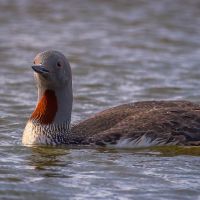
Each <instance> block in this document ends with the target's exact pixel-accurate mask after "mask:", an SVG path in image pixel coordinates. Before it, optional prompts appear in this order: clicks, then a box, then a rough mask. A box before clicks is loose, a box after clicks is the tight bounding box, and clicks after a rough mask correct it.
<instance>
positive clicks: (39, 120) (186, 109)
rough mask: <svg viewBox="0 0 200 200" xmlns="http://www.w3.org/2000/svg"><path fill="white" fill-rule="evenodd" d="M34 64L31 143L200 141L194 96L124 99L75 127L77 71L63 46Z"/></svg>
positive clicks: (27, 140)
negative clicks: (191, 99)
mask: <svg viewBox="0 0 200 200" xmlns="http://www.w3.org/2000/svg"><path fill="white" fill-rule="evenodd" d="M32 68H33V70H34V75H35V78H36V82H37V87H38V102H37V106H36V108H35V110H34V112H33V113H32V115H31V117H30V119H29V120H28V122H27V125H26V127H25V130H24V133H23V139H22V142H23V144H25V145H33V144H50V145H57V144H81V145H92V144H96V145H115V146H117V147H143V146H156V145H200V106H199V105H197V104H194V103H191V102H188V101H146V102H136V103H130V104H124V105H120V106H117V107H113V108H110V109H107V110H105V111H103V112H100V113H98V114H96V115H94V116H92V117H90V118H89V119H86V120H84V121H82V122H80V123H79V124H76V125H74V126H72V127H71V126H70V122H71V112H72V102H73V92H72V74H71V68H70V65H69V63H68V61H67V59H66V58H65V56H64V55H63V54H62V53H60V52H58V51H45V52H42V53H39V54H38V55H37V56H36V57H35V59H34V65H33V66H32Z"/></svg>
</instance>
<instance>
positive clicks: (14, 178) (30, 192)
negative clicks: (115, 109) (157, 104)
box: [0, 0, 200, 200]
mask: <svg viewBox="0 0 200 200" xmlns="http://www.w3.org/2000/svg"><path fill="white" fill-rule="evenodd" d="M199 11H200V2H199V0H190V1H188V0H152V1H150V0H136V1H130V0H124V1H120V0H115V1H114V0H110V1H106V0H101V1H100V0H70V1H64V0H60V1H53V0H40V1H39V0H34V1H31V0H30V1H26V0H13V1H9V0H1V1H0V85H1V87H0V108H1V109H0V199H9V200H10V199H77V200H78V199H123V200H124V199H152V200H155V199H181V200H183V199H200V192H199V189H200V172H199V169H200V158H199V157H198V156H194V155H193V156H192V155H184V153H183V154H179V155H176V154H175V155H174V154H172V155H173V156H172V155H171V154H170V155H169V154H167V155H166V154H162V153H159V151H151V150H150V149H149V150H148V149H147V150H137V151H136V150H119V149H114V150H113V149H98V148H97V149H87V148H75V149H74V148H69V147H63V148H39V147H37V148H36V147H35V148H27V147H23V146H22V145H21V136H22V131H23V128H24V125H25V122H26V120H27V118H28V116H29V115H30V113H31V112H32V110H33V108H34V106H35V101H36V98H37V97H36V95H37V93H36V88H35V86H34V81H33V72H32V70H31V68H30V66H31V64H32V60H33V57H34V56H35V55H36V54H37V53H38V52H40V51H44V50H47V49H57V50H60V51H62V52H63V53H64V54H65V55H66V56H67V57H68V58H69V61H70V63H71V67H72V71H73V88H74V98H75V100H74V107H73V116H72V119H73V121H78V120H81V119H84V118H86V117H87V116H90V115H91V114H93V113H95V112H98V111H100V110H103V109H105V108H108V107H110V106H114V105H118V104H122V103H126V102H135V101H142V100H152V99H154V100H160V99H166V100H169V99H186V100H191V101H194V102H200V93H199V86H200V12H199Z"/></svg>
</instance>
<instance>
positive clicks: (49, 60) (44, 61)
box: [32, 51, 72, 90]
mask: <svg viewBox="0 0 200 200" xmlns="http://www.w3.org/2000/svg"><path fill="white" fill-rule="evenodd" d="M32 68H33V70H34V71H35V73H34V75H35V79H36V82H37V85H38V87H39V88H43V89H53V90H55V89H59V88H61V87H64V86H66V85H67V84H71V80H72V75H71V68H70V65H69V63H68V61H67V59H66V57H65V56H64V55H63V54H62V53H60V52H58V51H45V52H41V53H39V54H37V55H36V57H35V59H34V65H33V66H32Z"/></svg>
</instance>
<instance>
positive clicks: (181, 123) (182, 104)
mask: <svg viewBox="0 0 200 200" xmlns="http://www.w3.org/2000/svg"><path fill="white" fill-rule="evenodd" d="M72 132H73V135H76V134H77V135H78V136H79V137H78V138H79V140H83V141H89V142H91V141H93V142H95V143H101V142H102V141H106V142H109V143H113V144H114V143H116V141H117V140H118V139H120V138H121V137H127V138H131V139H132V140H134V139H136V138H137V137H141V135H144V134H146V135H148V136H149V137H150V138H152V140H153V139H156V138H158V139H160V140H162V141H165V142H166V144H167V143H170V142H172V141H174V142H175V143H177V144H189V143H191V144H196V145H200V106H199V105H197V104H193V103H191V102H187V101H149V102H136V103H130V104H124V105H120V106H117V107H113V108H110V109H107V110H105V111H103V112H100V113H98V114H96V115H94V116H92V117H91V118H89V119H86V120H84V121H82V122H80V123H79V124H77V125H75V126H73V127H72Z"/></svg>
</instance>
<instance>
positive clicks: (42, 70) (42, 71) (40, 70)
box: [32, 65, 49, 75]
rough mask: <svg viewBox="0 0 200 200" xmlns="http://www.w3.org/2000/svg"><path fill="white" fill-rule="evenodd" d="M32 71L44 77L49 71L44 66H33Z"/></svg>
mask: <svg viewBox="0 0 200 200" xmlns="http://www.w3.org/2000/svg"><path fill="white" fill-rule="evenodd" d="M32 69H33V70H34V71H35V72H37V73H39V74H42V75H45V74H48V73H49V70H48V69H46V68H45V66H44V65H33V66H32Z"/></svg>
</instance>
